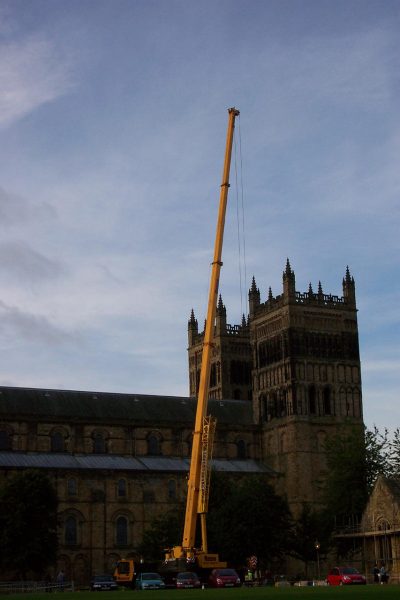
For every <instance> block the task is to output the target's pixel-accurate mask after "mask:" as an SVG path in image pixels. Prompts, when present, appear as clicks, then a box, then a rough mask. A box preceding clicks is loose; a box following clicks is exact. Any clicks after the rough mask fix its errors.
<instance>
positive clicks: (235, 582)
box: [208, 569, 242, 587]
mask: <svg viewBox="0 0 400 600" xmlns="http://www.w3.org/2000/svg"><path fill="white" fill-rule="evenodd" d="M208 582H209V584H210V585H211V586H212V587H239V586H240V585H241V584H242V582H241V581H240V577H239V575H238V574H237V573H236V571H235V569H214V570H213V571H211V575H210V577H209V579H208Z"/></svg>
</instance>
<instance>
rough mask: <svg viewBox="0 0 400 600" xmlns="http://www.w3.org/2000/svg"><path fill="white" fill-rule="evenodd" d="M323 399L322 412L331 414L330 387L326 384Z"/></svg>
mask: <svg viewBox="0 0 400 600" xmlns="http://www.w3.org/2000/svg"><path fill="white" fill-rule="evenodd" d="M323 400H324V414H325V415H330V414H332V408H331V390H330V388H329V387H328V386H326V387H325V388H324V395H323Z"/></svg>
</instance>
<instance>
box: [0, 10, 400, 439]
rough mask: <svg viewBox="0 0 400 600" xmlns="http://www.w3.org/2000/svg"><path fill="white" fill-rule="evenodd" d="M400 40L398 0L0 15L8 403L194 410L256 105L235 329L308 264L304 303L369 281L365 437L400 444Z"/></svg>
mask: <svg viewBox="0 0 400 600" xmlns="http://www.w3.org/2000/svg"><path fill="white" fill-rule="evenodd" d="M399 26H400V3H399V2H398V1H395V2H392V1H390V0H386V1H383V2H382V1H381V0H380V1H379V2H374V1H369V0H363V1H361V2H358V1H352V0H347V1H344V2H342V1H340V0H338V1H335V2H332V1H325V0H318V1H311V0H310V1H306V0H302V1H300V0H291V1H286V0H279V1H268V0H263V1H258V0H252V1H248V0H243V1H242V0H230V1H225V0H213V1H208V0H202V1H201V2H198V1H193V0H176V1H175V0H130V1H126V0H112V1H111V0H109V1H107V2H105V1H101V0H96V1H94V0H79V1H75V0H68V1H66V0H65V1H62V0H43V1H41V0H35V1H32V0H31V1H29V0H23V1H20V0H12V1H8V0H0V139H1V143H0V227H1V233H0V383H1V384H3V385H16V386H18V385H22V386H32V387H55V388H64V389H82V390H83V389H87V390H98V391H121V392H136V393H146V394H170V395H187V393H188V376H187V357H186V347H187V320H188V317H189V314H190V310H191V308H192V307H193V308H194V310H195V314H196V316H197V317H198V319H199V322H200V323H202V322H203V319H204V316H205V309H206V301H207V291H208V278H209V263H210V262H211V257H212V246H213V241H214V234H215V222H216V214H217V204H218V197H219V185H220V179H221V172H222V163H223V153H224V146H225V135H226V125H227V112H226V109H227V108H228V107H230V106H237V107H238V108H239V109H240V111H241V116H240V120H239V127H238V128H237V133H238V132H239V129H240V142H241V159H240V156H239V137H237V140H238V141H237V150H236V155H237V164H238V168H239V167H240V166H241V167H242V169H241V177H242V182H243V203H244V218H245V250H246V274H247V282H246V285H244V284H243V290H242V294H241V293H240V285H239V271H238V262H239V258H238V247H237V221H236V212H237V211H236V204H235V203H236V202H237V198H239V204H240V202H241V194H242V187H241V185H239V186H238V189H237V188H235V185H234V183H235V181H234V180H235V177H234V176H233V177H232V184H233V185H232V187H231V191H230V204H229V210H228V215H227V222H226V236H225V244H224V251H223V260H224V267H223V270H222V276H221V285H220V291H221V293H222V296H223V300H224V303H225V304H226V306H227V310H228V321H229V322H230V323H237V322H239V321H240V315H241V312H242V310H243V304H242V303H241V297H243V293H246V291H247V288H248V287H249V285H250V279H251V277H252V275H253V274H254V275H255V277H256V281H257V284H258V286H259V287H260V289H261V293H262V297H263V298H264V299H265V298H266V294H267V291H268V287H269V286H271V287H272V290H273V292H274V294H277V293H280V292H281V286H282V280H281V278H282V270H283V268H284V266H285V262H286V257H289V258H290V261H291V264H292V267H293V269H294V270H295V273H296V281H297V289H298V290H299V291H306V290H307V289H308V284H309V282H310V281H311V282H312V284H313V286H314V287H315V288H316V286H317V285H318V281H319V280H321V283H322V286H323V289H324V291H325V292H326V293H333V294H338V295H341V293H342V292H341V281H342V277H343V275H344V273H345V269H346V265H349V267H350V270H351V272H352V274H353V275H354V278H355V281H356V293H357V304H358V308H359V315H358V316H359V330H360V348H361V358H362V376H363V393H364V413H365V420H366V423H367V425H369V426H372V424H373V423H376V424H377V425H378V426H379V427H384V426H387V427H389V428H391V429H393V428H395V427H397V426H398V425H400V406H399V394H398V391H399V387H400V386H399V384H400V350H399V329H400V328H399V310H398V306H399V300H400V285H399V280H400V268H399V258H398V257H399V245H400V244H399V231H400V227H399V225H400V223H399V221H400V219H399V193H400V169H399V156H400V121H399V108H398V107H399V105H400V93H399V92H400V85H399V72H400V68H399V67H400V64H399V63H400V36H399V31H400V27H399ZM233 175H234V173H233ZM239 180H240V179H239ZM241 248H242V258H243V242H242V247H241ZM243 278H244V271H242V279H243Z"/></svg>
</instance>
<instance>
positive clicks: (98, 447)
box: [93, 432, 107, 454]
mask: <svg viewBox="0 0 400 600" xmlns="http://www.w3.org/2000/svg"><path fill="white" fill-rule="evenodd" d="M93 452H94V454H106V452H107V448H106V441H105V439H104V436H103V434H102V433H99V432H97V433H95V434H94V435H93Z"/></svg>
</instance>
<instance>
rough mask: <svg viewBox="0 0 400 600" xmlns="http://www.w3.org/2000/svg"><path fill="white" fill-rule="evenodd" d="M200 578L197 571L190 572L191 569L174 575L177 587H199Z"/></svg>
mask: <svg viewBox="0 0 400 600" xmlns="http://www.w3.org/2000/svg"><path fill="white" fill-rule="evenodd" d="M200 585H201V584H200V579H199V578H198V576H197V573H192V571H185V572H184V573H178V575H177V576H176V587H177V588H180V589H182V588H184V589H188V588H199V587H200Z"/></svg>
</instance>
